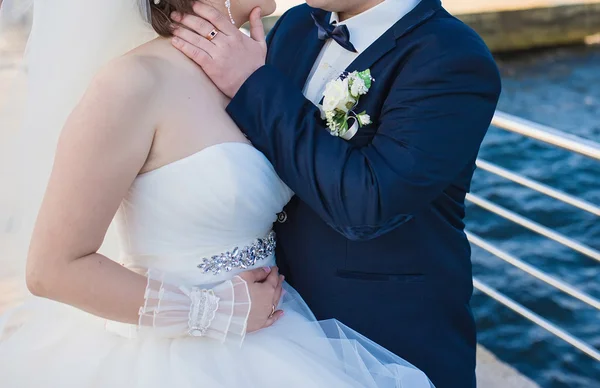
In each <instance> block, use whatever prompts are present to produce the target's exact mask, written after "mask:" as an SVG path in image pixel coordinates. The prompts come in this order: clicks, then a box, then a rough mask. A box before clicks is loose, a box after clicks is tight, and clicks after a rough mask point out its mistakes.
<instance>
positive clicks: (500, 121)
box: [466, 112, 600, 361]
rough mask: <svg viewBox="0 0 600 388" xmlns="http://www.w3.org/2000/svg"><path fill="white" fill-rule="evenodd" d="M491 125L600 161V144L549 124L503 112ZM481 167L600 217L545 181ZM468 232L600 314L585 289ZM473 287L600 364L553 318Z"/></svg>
mask: <svg viewBox="0 0 600 388" xmlns="http://www.w3.org/2000/svg"><path fill="white" fill-rule="evenodd" d="M492 125H493V126H495V127H498V128H500V129H504V130H507V131H510V132H514V133H518V134H521V135H523V136H526V137H529V138H532V139H536V140H539V141H542V142H545V143H547V144H550V145H553V146H556V147H560V148H563V149H565V150H568V151H571V152H575V153H578V154H581V155H584V156H587V157H589V158H592V159H594V160H596V161H600V144H598V143H596V142H593V141H591V140H587V139H583V138H580V137H578V136H574V135H571V134H568V133H565V132H562V131H559V130H557V129H554V128H550V127H548V126H544V125H540V124H537V123H534V122H531V121H528V120H524V119H521V118H519V117H516V116H512V115H509V114H506V113H502V112H497V113H496V115H495V116H494V119H493V121H492ZM477 166H478V167H479V168H481V169H482V170H485V171H487V172H489V173H491V174H494V175H497V176H500V177H502V178H505V179H508V180H510V181H512V182H514V183H517V184H520V185H522V186H524V187H527V188H530V189H532V190H534V191H537V192H538V193H541V194H543V195H546V196H548V197H551V198H554V199H556V200H558V201H561V202H563V203H566V204H569V205H572V206H574V207H576V208H578V209H581V210H584V211H586V212H589V213H591V214H593V215H595V216H597V217H600V206H598V205H595V204H592V203H590V202H588V201H585V200H583V199H580V198H577V197H575V196H573V195H570V194H567V193H564V192H562V191H560V190H557V189H555V188H553V187H550V186H548V185H545V184H542V183H540V182H536V181H535V180H532V179H530V178H526V177H523V176H521V175H519V174H517V173H515V172H512V171H509V170H506V169H504V168H502V167H499V166H496V165H494V164H492V163H489V162H487V161H484V160H477ZM599 178H600V177H599ZM466 199H467V201H469V202H471V203H473V204H474V205H476V206H479V207H481V208H483V209H485V210H487V211H490V212H492V213H494V214H496V215H499V216H501V217H503V218H505V219H507V220H509V221H512V222H514V223H516V224H518V225H521V226H523V227H525V228H527V229H529V230H531V231H533V232H536V233H538V234H540V235H542V236H544V237H546V238H549V239H551V240H553V241H556V242H558V243H559V244H561V245H563V246H566V247H568V248H571V249H573V250H574V251H576V252H579V253H581V254H582V255H585V256H587V257H590V258H592V259H594V260H597V261H600V251H598V250H597V249H594V248H592V247H589V246H587V245H585V244H583V243H580V242H578V241H575V240H573V239H572V238H569V237H567V236H565V235H563V234H561V233H558V232H556V231H554V230H552V229H550V228H548V227H546V226H543V225H541V224H539V223H537V222H535V221H532V220H530V219H528V218H526V217H524V216H521V215H519V214H517V213H515V212H513V211H511V210H508V209H506V208H504V207H502V206H499V205H497V204H495V203H493V202H491V201H489V200H487V199H484V198H482V197H479V196H477V195H474V194H468V195H467V198H466ZM466 234H467V237H468V239H469V241H470V242H471V243H472V244H473V245H476V246H478V247H480V248H482V249H484V250H485V251H487V252H489V253H491V254H493V255H494V256H496V257H498V258H499V259H501V260H503V261H505V262H507V263H508V264H510V265H512V266H514V267H516V268H519V269H520V270H522V271H524V272H525V273H527V274H529V275H531V276H533V277H534V278H536V279H538V280H540V281H542V282H544V283H546V284H548V285H550V286H552V287H554V288H556V289H557V290H560V291H562V292H564V293H566V294H568V295H570V296H572V297H573V298H576V299H578V300H579V301H581V302H583V303H585V304H587V305H588V306H590V307H592V308H595V309H597V310H600V300H598V299H597V298H595V297H593V296H591V295H589V294H587V293H585V292H583V291H581V290H578V289H577V288H575V287H573V286H572V285H570V284H567V283H565V282H563V281H562V280H560V279H557V278H555V277H553V276H552V275H549V274H547V273H545V272H543V271H541V270H539V269H538V268H536V267H534V266H533V265H530V264H527V263H525V262H524V261H522V260H521V259H519V258H517V257H515V256H513V255H511V254H509V253H507V252H505V251H503V250H501V249H500V248H498V247H496V246H494V245H493V244H492V243H490V242H489V241H486V240H485V239H483V238H481V237H479V236H477V235H476V234H474V233H471V232H466ZM473 284H474V286H475V288H476V289H478V290H479V291H481V292H483V293H484V294H486V295H488V296H489V297H491V298H493V299H494V300H496V301H498V302H499V303H501V304H503V305H504V306H506V307H508V308H509V309H511V310H513V311H515V312H517V313H518V314H520V315H522V316H523V317H525V318H526V319H528V320H530V321H531V322H533V323H535V324H537V325H538V326H540V327H542V328H544V329H546V330H547V331H549V332H550V333H552V334H553V335H555V336H557V337H558V338H561V339H563V340H564V341H566V342H567V343H569V344H571V345H572V346H574V347H575V348H577V349H579V350H580V351H582V352H583V353H585V354H587V355H589V356H590V357H592V358H594V359H595V360H597V361H600V352H599V351H598V349H595V348H594V347H593V346H591V345H590V344H587V343H586V342H584V341H583V340H581V339H579V338H577V337H575V336H574V335H572V334H570V333H568V332H567V331H565V330H563V329H562V328H560V327H558V326H556V325H555V324H553V323H551V322H549V321H548V320H546V319H544V318H543V317H541V316H539V315H538V314H536V313H534V312H533V311H531V310H529V309H527V308H526V307H524V306H522V305H521V304H519V303H517V302H516V301H514V300H512V299H510V298H509V297H507V296H506V295H504V294H502V293H500V292H499V291H497V290H495V289H493V288H492V287H490V286H489V285H487V284H485V283H483V282H481V281H480V280H478V279H476V278H474V279H473Z"/></svg>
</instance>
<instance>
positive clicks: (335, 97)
mask: <svg viewBox="0 0 600 388" xmlns="http://www.w3.org/2000/svg"><path fill="white" fill-rule="evenodd" d="M373 81H375V80H374V79H373V78H372V77H371V70H369V69H367V70H365V71H360V72H359V71H354V72H352V73H343V74H342V75H341V76H339V77H338V78H337V79H334V80H333V81H330V82H329V83H328V84H327V85H326V86H325V92H324V93H323V106H322V109H321V112H322V118H323V119H324V120H325V121H326V122H327V127H328V128H329V132H330V133H331V135H332V136H337V137H341V138H343V139H345V140H350V139H351V138H352V137H353V136H354V135H355V134H356V132H357V131H358V129H359V128H360V127H362V126H364V125H369V124H371V117H370V116H369V115H368V114H367V112H366V111H365V112H361V113H356V112H354V109H355V108H356V106H357V105H358V101H359V100H360V97H361V96H364V95H366V94H367V93H368V92H369V89H370V88H371V84H372V83H373Z"/></svg>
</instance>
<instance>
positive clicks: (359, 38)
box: [330, 0, 421, 53]
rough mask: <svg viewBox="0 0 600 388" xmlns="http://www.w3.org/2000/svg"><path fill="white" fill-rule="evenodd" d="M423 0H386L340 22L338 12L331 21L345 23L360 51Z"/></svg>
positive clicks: (353, 42) (332, 15) (351, 39)
mask: <svg viewBox="0 0 600 388" xmlns="http://www.w3.org/2000/svg"><path fill="white" fill-rule="evenodd" d="M420 1H421V0H385V1H383V2H382V3H379V4H377V5H376V6H375V7H373V8H371V9H369V10H367V11H365V12H363V13H361V14H358V15H356V16H353V17H351V18H350V19H347V20H344V21H343V22H341V23H340V22H339V20H340V19H339V15H338V14H337V13H336V12H333V13H332V14H331V20H330V22H331V23H333V22H336V23H338V24H345V25H346V27H348V31H350V41H351V42H352V44H353V45H354V47H355V48H356V50H357V51H358V52H359V53H362V52H363V51H365V50H366V49H367V48H368V47H369V46H370V45H372V44H373V43H374V42H375V41H376V40H377V39H379V37H380V36H381V35H383V34H384V33H385V32H386V31H387V30H389V29H390V28H391V27H392V26H393V25H394V24H396V22H397V21H398V20H400V19H402V18H403V17H404V16H405V15H406V14H407V13H409V12H410V11H412V10H413V9H414V8H415V7H416V6H417V5H418V4H419V3H420Z"/></svg>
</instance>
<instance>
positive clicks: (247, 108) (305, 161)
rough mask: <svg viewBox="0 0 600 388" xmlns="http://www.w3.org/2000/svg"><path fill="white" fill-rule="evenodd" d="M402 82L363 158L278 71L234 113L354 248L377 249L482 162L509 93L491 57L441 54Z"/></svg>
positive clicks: (408, 69) (263, 71)
mask: <svg viewBox="0 0 600 388" xmlns="http://www.w3.org/2000/svg"><path fill="white" fill-rule="evenodd" d="M402 73H403V74H409V76H406V75H399V76H397V78H396V80H395V82H394V83H393V85H392V86H391V89H390V91H389V95H388V97H387V98H386V100H385V102H384V105H383V109H382V111H381V115H380V117H378V118H376V119H375V120H374V121H375V123H374V124H372V125H376V126H377V134H376V135H375V137H374V138H373V140H372V142H371V143H370V144H369V145H367V146H364V147H360V148H359V147H355V146H353V145H352V144H350V143H348V142H346V141H345V140H343V139H341V138H337V137H333V136H331V135H330V134H329V132H328V130H327V129H326V127H325V124H324V122H323V120H322V119H321V116H320V112H319V110H318V108H317V107H316V106H315V105H314V104H312V103H311V102H310V101H308V100H307V99H306V98H304V96H303V95H302V93H301V91H300V90H298V88H297V87H295V86H294V85H293V84H292V83H291V81H290V80H289V79H287V78H286V76H285V75H283V74H282V73H281V72H280V71H278V70H277V69H276V68H275V67H273V66H270V65H266V66H264V67H262V68H260V69H259V70H258V71H256V72H255V73H254V74H253V75H252V76H251V77H250V78H249V79H248V80H247V81H246V83H245V84H244V85H243V86H242V88H241V89H240V91H239V92H238V93H237V95H236V96H234V98H233V100H232V101H231V103H230V104H229V106H228V108H227V111H228V112H229V114H230V115H231V117H232V118H233V119H234V121H235V122H236V123H237V125H238V126H239V127H240V128H241V129H242V131H244V132H245V133H246V135H247V136H248V138H249V139H250V140H251V141H252V143H253V144H254V146H255V147H256V148H258V149H259V150H260V151H261V152H263V153H264V154H265V155H266V157H267V158H268V159H269V160H270V161H271V162H272V163H273V165H274V167H275V169H276V171H277V173H278V174H279V175H280V177H281V179H282V180H283V181H284V182H286V184H288V186H289V187H290V188H291V189H292V190H293V191H294V192H295V193H296V195H297V196H298V197H299V198H300V199H301V200H302V201H304V202H305V203H307V204H308V205H309V206H310V207H311V208H312V209H313V210H314V211H315V212H317V213H318V214H319V216H320V217H321V218H322V219H323V220H324V221H325V222H327V223H328V224H329V225H330V226H331V227H333V228H334V229H335V230H337V231H338V232H339V233H342V234H343V235H344V236H346V237H347V238H349V239H352V240H368V239H373V238H376V237H378V236H380V235H382V234H384V233H386V232H388V231H390V230H392V229H394V228H396V227H398V226H399V225H401V224H403V223H404V222H406V221H408V220H410V219H411V218H412V217H414V216H415V215H416V214H417V213H418V212H419V210H420V209H423V208H424V207H426V206H427V205H429V204H430V203H431V202H432V201H433V200H435V199H436V198H437V197H438V196H439V195H440V194H441V193H442V192H443V190H444V189H445V188H446V187H447V186H448V185H449V184H450V183H451V182H452V181H453V180H454V179H455V178H456V177H457V176H458V174H459V173H460V172H461V171H462V170H463V169H464V168H465V167H466V166H467V165H468V163H471V162H472V161H473V159H474V158H475V157H476V155H477V152H478V151H479V147H480V145H481V142H482V140H483V137H484V135H485V133H486V131H487V129H488V127H489V124H490V121H491V118H492V116H493V114H494V111H495V108H496V104H497V101H498V97H499V93H500V81H499V75H498V70H497V67H496V65H495V63H494V61H493V59H492V58H491V56H490V55H489V54H487V53H486V54H482V53H473V54H472V55H461V56H458V55H456V54H455V53H452V52H446V53H436V55H435V56H434V57H428V58H420V60H419V59H416V60H412V61H411V63H409V64H406V65H405V66H404V68H403V70H402ZM363 98H369V97H368V95H367V96H365V97H363ZM367 113H368V112H367Z"/></svg>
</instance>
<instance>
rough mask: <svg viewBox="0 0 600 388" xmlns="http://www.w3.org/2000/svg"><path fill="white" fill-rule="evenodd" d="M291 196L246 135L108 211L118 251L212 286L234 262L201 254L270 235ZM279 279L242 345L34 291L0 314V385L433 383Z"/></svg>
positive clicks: (145, 179)
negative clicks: (106, 316)
mask: <svg viewBox="0 0 600 388" xmlns="http://www.w3.org/2000/svg"><path fill="white" fill-rule="evenodd" d="M291 195H292V193H291V192H290V190H289V189H288V188H287V187H286V186H285V185H284V184H283V183H282V182H281V181H280V179H279V178H278V176H277V175H276V173H275V171H274V169H273V167H272V166H271V164H270V163H269V162H268V160H267V159H266V158H265V157H264V155H262V154H261V153H260V152H259V151H257V150H256V149H254V148H253V147H251V146H250V145H247V144H243V143H223V144H219V145H215V146H212V147H209V148H206V149H204V150H202V151H200V152H198V153H196V154H193V155H191V156H189V157H186V158H184V159H182V160H180V161H177V162H174V163H171V164H168V165H166V166H164V167H162V168H159V169H157V170H154V171H151V172H148V173H145V174H141V175H140V176H138V177H137V179H136V180H135V182H134V183H133V185H132V187H131V188H130V190H129V192H128V194H127V196H126V198H125V199H124V200H123V202H122V205H121V207H120V209H119V211H118V213H117V217H116V224H117V229H118V236H119V242H120V247H121V258H120V260H121V262H122V264H123V265H125V266H126V267H129V268H132V269H133V268H145V269H151V270H155V271H157V272H160V273H165V274H167V275H168V276H171V277H172V278H177V279H179V280H180V281H181V282H182V283H183V284H186V285H189V286H201V287H203V288H210V287H214V286H215V285H218V284H220V283H223V282H224V281H228V280H231V279H232V278H233V277H234V276H235V275H236V274H239V273H240V272H242V271H243V269H242V268H239V266H238V267H237V268H236V265H235V264H233V265H232V264H231V263H227V262H221V264H219V262H218V261H217V262H215V261H214V260H213V259H211V258H212V257H213V256H217V257H219V255H221V254H223V253H226V252H232V251H233V250H234V248H236V247H237V248H240V249H241V248H242V247H248V246H252V245H253V244H256V242H257V241H258V240H257V239H259V238H260V239H262V240H261V241H263V242H264V241H268V238H267V236H269V234H270V232H271V227H272V225H273V222H274V221H275V220H276V215H277V213H278V212H280V211H281V209H282V208H283V206H284V205H285V204H286V203H287V202H288V200H289V199H290V196H291ZM265 238H266V239H265ZM269 252H270V251H269ZM204 258H206V259H207V261H206V263H205V261H204ZM203 263H205V265H203ZM207 263H208V264H215V266H213V267H210V265H209V266H208V267H207ZM250 264H251V265H250V266H249V267H250V268H253V267H259V266H268V265H274V264H275V259H274V257H273V255H272V254H271V255H270V256H268V257H267V258H264V259H262V260H259V261H256V262H255V263H250ZM219 265H220V267H219ZM228 266H229V268H227V267H228ZM286 289H287V291H288V292H287V294H286V295H285V296H284V300H283V301H282V304H281V306H280V308H282V309H283V310H284V311H285V315H284V317H283V318H282V319H280V320H279V321H278V322H277V323H276V324H275V325H274V326H273V327H271V328H268V329H265V330H263V331H260V332H258V333H252V334H248V335H246V337H245V339H244V341H243V344H242V346H239V344H233V343H228V342H225V343H221V342H220V341H216V340H214V339H211V338H206V337H190V336H184V337H179V338H174V339H173V338H165V337H164V336H161V335H159V333H160V330H157V331H156V335H155V336H153V335H152V333H150V335H145V336H143V337H141V336H137V335H136V332H137V326H133V325H126V324H121V323H117V322H107V321H106V320H103V319H100V318H98V317H95V316H93V315H90V314H87V313H85V312H82V311H81V310H78V309H75V308H73V307H70V306H67V305H63V304H59V303H56V302H52V301H48V300H44V299H39V298H35V299H34V300H32V301H30V302H28V303H26V304H25V305H24V306H23V307H21V308H20V309H17V310H16V311H14V312H13V313H11V314H7V315H5V316H4V317H3V318H2V322H1V323H0V386H1V387H3V388H34V387H61V388H90V387H107V388H108V387H110V388H134V387H140V388H141V387H144V388H159V387H161V388H162V387H177V388H186V387H261V388H264V387H286V388H292V387H302V388H307V387H328V388H331V387H403V388H408V387H410V388H421V387H430V386H431V385H430V382H429V380H428V379H427V377H426V376H425V375H424V374H423V373H422V372H421V371H419V370H418V369H416V368H414V367H413V366H411V365H410V364H408V363H407V362H405V361H403V360H402V359H401V358H399V357H397V356H395V355H393V354H391V353H390V352H388V351H387V350H385V349H383V348H382V347H380V346H379V345H376V344H375V343H373V342H372V341H369V340H368V339H366V338H364V337H362V336H361V335H359V334H358V333H356V332H354V331H352V330H350V329H348V328H347V327H345V326H343V325H342V324H341V323H339V322H337V321H333V320H332V321H325V322H316V321H315V319H314V318H313V316H312V314H311V313H310V310H309V309H308V307H307V306H306V305H305V304H304V302H303V301H302V300H301V299H300V297H299V296H298V294H297V293H296V292H295V291H294V290H293V289H291V288H290V287H286ZM23 317H26V319H24V320H23V319H22V318H23ZM147 334H148V333H147Z"/></svg>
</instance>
